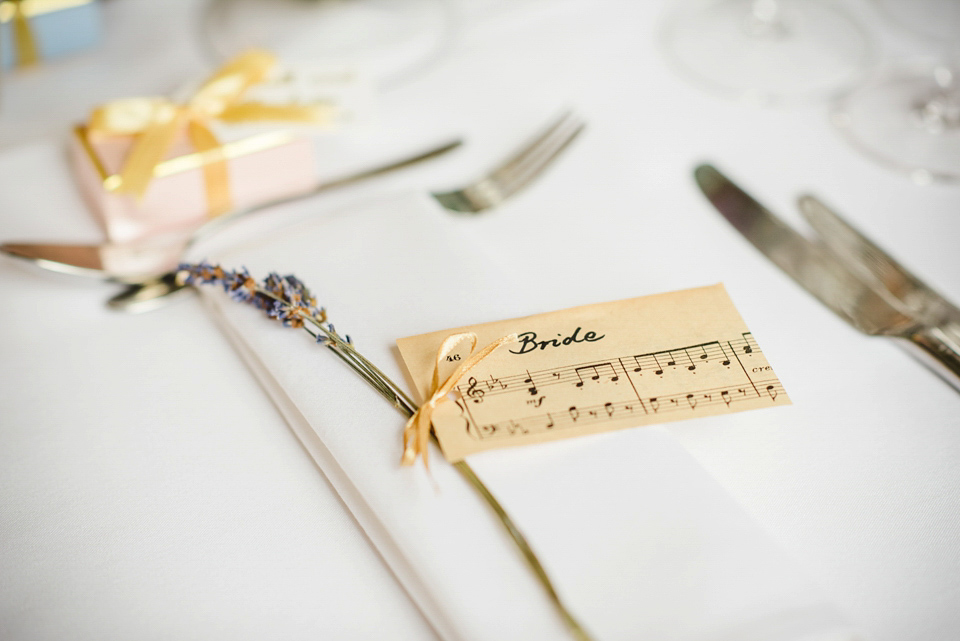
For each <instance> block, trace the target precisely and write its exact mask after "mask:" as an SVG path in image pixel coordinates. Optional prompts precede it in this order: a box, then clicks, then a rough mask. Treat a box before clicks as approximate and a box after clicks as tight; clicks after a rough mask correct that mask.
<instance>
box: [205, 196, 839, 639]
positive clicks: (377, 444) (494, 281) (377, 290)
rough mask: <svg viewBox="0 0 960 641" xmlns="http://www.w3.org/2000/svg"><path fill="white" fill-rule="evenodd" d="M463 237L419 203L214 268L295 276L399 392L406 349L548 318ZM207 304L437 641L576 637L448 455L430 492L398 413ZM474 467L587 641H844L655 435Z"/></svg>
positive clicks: (288, 335)
mask: <svg viewBox="0 0 960 641" xmlns="http://www.w3.org/2000/svg"><path fill="white" fill-rule="evenodd" d="M470 224H471V221H470V219H469V218H463V217H459V218H458V217H454V216H451V215H450V214H448V213H446V212H444V211H442V210H441V209H440V208H439V206H437V205H436V204H435V203H434V202H433V201H432V200H430V199H429V198H427V197H425V196H419V195H405V196H392V197H388V198H381V199H379V200H377V201H374V202H369V203H367V204H366V205H364V206H360V207H353V208H351V209H350V210H348V211H341V212H339V213H338V214H335V215H332V216H326V217H325V218H324V220H322V221H320V222H312V223H308V224H303V225H301V226H299V227H298V228H296V229H293V230H288V231H286V232H283V233H281V234H279V235H277V236H276V237H274V238H272V239H269V242H264V243H262V244H260V245H259V246H254V247H248V248H246V249H244V250H242V251H237V252H234V253H232V254H230V255H225V256H222V257H221V258H222V260H223V263H224V265H225V266H230V265H233V266H240V265H241V264H243V265H246V266H247V267H248V268H249V269H250V270H251V272H252V273H253V274H254V275H255V276H256V277H258V278H259V277H262V276H264V275H266V273H267V272H269V271H278V272H280V273H281V274H287V273H293V274H296V276H297V277H298V278H300V279H301V280H302V281H304V282H305V283H306V284H307V285H308V286H309V287H310V288H311V289H312V290H313V291H314V293H315V294H316V296H317V298H318V299H319V301H320V303H321V304H322V305H324V306H325V307H326V308H327V310H328V312H329V314H330V318H331V320H332V321H333V323H334V324H335V325H336V327H337V329H338V331H340V333H342V334H343V333H346V334H349V335H350V336H351V337H352V338H353V340H354V342H355V343H356V345H357V347H358V349H359V350H360V351H361V352H362V353H363V354H364V355H365V356H367V357H368V358H370V359H371V360H372V361H373V362H374V363H376V364H378V365H379V366H380V367H381V368H382V369H383V370H384V371H385V372H386V373H387V374H388V375H389V376H391V377H393V378H394V380H396V381H398V382H401V383H405V377H404V373H403V367H402V365H401V364H400V363H399V360H398V355H397V351H396V348H395V345H394V341H395V340H396V339H397V338H399V337H402V336H408V335H412V334H417V333H422V332H427V331H433V330H438V329H443V328H448V327H458V326H462V325H468V324H472V323H479V322H484V321H491V320H496V319H501V318H507V317H514V316H521V315H525V314H530V313H536V312H542V311H548V310H549V309H550V307H549V306H550V304H551V303H550V299H551V296H550V293H549V292H542V291H538V289H537V287H536V282H535V281H534V280H533V279H531V278H530V277H529V275H528V274H524V273H518V272H515V271H511V270H510V268H509V266H507V265H497V264H494V263H492V262H491V261H490V259H489V258H487V257H486V256H485V254H484V252H483V251H482V249H481V248H478V247H476V246H475V244H474V243H473V242H472V241H471V238H470V237H469V235H468V234H467V233H465V232H466V231H467V230H468V229H469V226H470ZM209 291H211V292H212V293H210V295H209V296H208V297H207V298H208V300H209V302H210V308H211V310H212V311H213V313H214V315H215V316H216V317H217V318H218V319H219V320H220V321H221V324H222V326H223V328H224V330H225V331H226V333H227V335H228V336H229V337H230V338H231V339H232V341H233V342H234V343H235V344H236V345H237V347H238V348H239V350H240V352H241V353H242V354H243V356H244V358H245V359H246V361H247V363H248V364H249V366H250V368H251V370H252V371H253V372H254V374H255V375H256V376H257V377H258V378H259V380H260V381H261V382H262V384H263V385H264V387H265V389H266V390H267V392H268V393H269V394H270V395H271V396H272V398H273V399H274V401H275V402H276V404H277V405H278V406H279V407H280V409H281V410H282V412H283V413H284V415H285V417H286V418H287V420H288V422H289V423H290V425H291V427H292V428H293V430H294V431H295V432H296V433H297V435H298V436H299V437H300V438H301V439H302V440H303V442H304V444H305V446H306V447H307V449H308V450H309V451H310V453H311V454H312V455H313V456H314V458H315V459H316V461H317V463H318V464H319V466H320V467H321V468H322V469H323V471H324V472H325V473H326V475H327V476H328V478H329V479H330V481H331V482H332V483H333V485H334V486H335V487H336V488H337V490H338V491H339V492H340V494H341V495H342V497H343V499H344V501H345V502H346V503H347V505H348V506H349V507H350V509H351V510H352V511H353V512H354V514H355V515H356V517H357V519H358V521H359V522H360V523H361V525H362V526H363V527H364V528H365V529H366V531H367V532H368V534H369V536H370V538H371V540H372V541H373V542H374V544H375V545H376V546H377V547H378V549H379V551H380V553H381V554H382V555H383V557H384V558H385V559H386V561H387V563H388V564H389V565H390V566H391V568H392V569H393V571H394V572H395V573H396V575H397V576H398V578H399V579H400V581H401V583H402V584H403V585H404V586H405V587H406V589H407V590H408V591H409V592H410V594H411V595H412V597H413V599H414V600H415V601H416V602H417V603H418V604H419V606H420V607H421V608H422V610H423V612H424V613H425V614H426V616H427V617H428V618H429V619H430V621H431V622H432V623H433V625H434V626H435V627H436V629H437V630H438V631H439V632H440V634H441V635H442V636H443V638H445V639H447V640H449V641H454V640H457V641H460V640H467V639H477V640H479V639H490V640H497V641H500V640H504V639H568V638H569V635H568V634H567V632H566V630H565V629H564V627H563V625H562V623H561V621H560V618H559V617H558V616H557V613H556V612H555V611H554V610H553V609H552V606H551V604H550V602H549V601H548V599H547V598H546V597H545V595H544V593H543V591H542V589H541V587H540V585H539V584H538V583H537V582H536V581H535V579H534V578H533V576H532V573H531V572H530V570H529V569H528V568H527V566H526V565H525V563H524V561H523V559H522V557H521V555H520V554H519V552H518V551H517V550H516V548H515V547H514V545H513V543H512V542H511V541H510V539H509V538H508V537H507V536H506V535H505V533H504V532H503V531H502V529H501V526H500V524H499V523H498V521H497V520H496V519H495V517H494V516H493V514H492V513H491V512H490V510H489V509H488V507H487V506H486V505H485V504H484V503H483V501H482V500H481V499H479V498H478V497H477V495H476V494H475V493H474V491H473V489H472V488H470V487H469V486H467V485H466V484H465V482H464V481H463V480H462V479H461V478H460V477H459V476H458V475H457V473H456V472H455V470H454V469H453V468H452V467H451V466H449V465H448V464H446V463H445V462H443V461H442V459H441V458H440V456H439V452H435V453H434V455H433V456H432V457H431V460H432V461H433V462H434V463H433V465H432V468H431V469H432V474H433V477H434V479H435V482H436V485H437V486H438V487H439V490H437V489H435V487H434V485H433V484H432V483H431V480H430V479H429V477H428V476H427V474H426V473H425V472H424V471H423V469H422V468H414V469H411V468H401V467H400V465H399V461H400V454H401V444H400V434H401V431H402V428H403V425H404V418H403V417H402V416H401V415H400V414H399V413H398V412H397V410H396V409H395V408H393V407H392V406H391V405H389V404H388V403H387V402H386V401H384V400H383V399H382V398H380V397H379V396H378V395H377V394H376V393H375V392H374V391H373V390H372V389H370V388H369V387H368V386H367V385H366V383H364V382H363V381H362V380H361V379H360V378H359V377H358V376H356V375H355V374H353V373H352V372H351V371H350V370H349V369H348V368H347V367H346V366H345V365H344V364H343V363H341V362H340V361H339V360H338V359H337V358H336V357H335V356H334V355H333V354H330V353H328V352H327V351H326V350H325V349H323V348H320V347H317V346H314V345H312V344H311V341H310V339H309V337H308V336H307V335H306V334H305V333H304V332H302V331H298V330H291V329H287V328H283V327H281V326H280V325H279V324H278V323H275V322H273V321H269V320H267V319H266V318H265V317H264V316H263V314H262V313H261V312H258V311H256V310H254V309H252V308H248V307H246V306H243V305H239V304H236V303H233V302H231V301H229V300H228V299H226V297H224V296H222V295H221V294H219V293H216V292H215V290H209ZM584 294H585V300H586V299H589V295H588V293H587V292H585V293H584ZM468 462H469V463H470V464H471V465H472V466H473V467H474V469H475V470H476V472H477V473H478V475H479V476H480V477H481V478H482V479H483V481H484V482H485V483H486V484H487V485H488V486H489V487H490V489H491V490H492V491H493V493H494V494H495V495H496V496H497V497H498V498H499V500H500V501H501V503H502V504H503V505H504V507H505V508H506V509H507V511H508V512H509V513H510V514H511V515H512V516H513V518H514V519H515V521H516V522H517V523H518V525H519V526H520V528H521V529H522V530H523V532H524V533H525V534H526V536H527V537H528V539H529V540H530V542H531V544H532V545H533V547H534V549H535V551H536V552H537V553H538V555H539V556H540V559H541V561H542V562H543V563H544V565H545V567H546V569H547V572H548V573H549V574H550V575H551V577H552V578H553V580H554V582H555V584H556V585H557V587H558V589H559V592H560V594H561V596H562V598H563V599H564V600H565V602H566V603H567V605H568V607H569V608H570V609H571V611H572V612H573V614H574V615H575V616H576V617H577V618H578V619H579V620H580V621H581V623H582V624H583V625H584V627H586V628H587V629H588V630H589V631H590V632H591V633H592V634H593V635H594V637H595V638H596V639H597V640H607V641H613V640H616V639H623V640H626V639H638V638H657V639H671V640H676V641H687V640H690V641H693V640H707V639H709V640H711V641H719V640H726V639H729V640H731V641H732V640H733V639H736V640H737V641H748V640H754V639H756V640H758V641H759V640H761V639H762V640H764V641H777V640H797V639H813V638H816V639H826V638H830V639H851V638H854V637H853V635H852V633H851V632H850V631H849V630H848V628H847V627H846V626H845V624H844V622H843V619H842V617H841V616H840V615H839V614H838V613H837V612H836V611H835V610H834V609H833V607H832V606H831V605H830V604H829V603H828V602H827V601H826V600H825V598H824V597H823V595H822V594H820V593H819V592H818V590H817V589H816V588H815V587H814V586H812V585H811V584H810V583H809V582H808V581H807V580H806V579H805V578H804V577H803V576H802V574H801V573H800V572H799V570H798V569H797V568H796V567H794V566H793V565H792V563H791V562H790V561H789V560H788V559H786V558H785V557H784V556H783V554H782V553H781V552H780V551H779V550H778V549H777V547H776V546H775V545H774V544H773V542H772V541H771V540H770V539H769V538H768V537H767V536H766V535H765V534H764V533H763V532H762V531H761V530H760V529H759V528H758V526H756V525H755V524H754V523H753V522H752V521H751V519H750V518H749V517H748V516H747V515H746V514H745V513H744V512H743V511H742V510H741V509H740V508H739V507H738V506H737V505H736V504H735V503H734V502H733V501H732V500H731V499H730V498H729V497H728V496H727V495H726V493H725V492H724V491H723V490H722V489H721V488H720V487H719V486H718V485H717V484H716V483H715V482H714V481H713V480H712V479H711V478H710V477H709V476H708V475H707V474H706V473H705V472H704V471H703V470H702V469H701V468H700V467H699V466H698V465H697V464H696V463H695V462H694V461H693V459H692V458H691V457H690V456H689V455H688V454H687V452H686V451H685V450H684V449H683V448H682V447H680V446H679V445H678V444H677V443H675V442H674V441H673V439H672V438H671V437H670V436H669V435H667V434H666V433H665V432H663V431H662V430H660V429H658V428H656V427H647V428H640V429H632V430H623V431H618V432H612V433H608V434H602V435H596V436H590V437H584V438H578V439H571V440H566V441H561V442H556V443H550V444H545V445H538V446H531V447H525V448H515V449H508V450H502V451H494V452H488V453H484V454H481V455H477V456H474V457H471V458H469V459H468ZM384 636H385V637H389V631H384Z"/></svg>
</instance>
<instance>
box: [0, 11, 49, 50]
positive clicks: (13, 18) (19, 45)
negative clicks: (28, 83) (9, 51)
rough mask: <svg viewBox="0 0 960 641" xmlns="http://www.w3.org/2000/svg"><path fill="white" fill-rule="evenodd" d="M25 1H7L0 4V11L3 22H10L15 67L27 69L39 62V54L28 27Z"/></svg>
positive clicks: (30, 29)
mask: <svg viewBox="0 0 960 641" xmlns="http://www.w3.org/2000/svg"><path fill="white" fill-rule="evenodd" d="M25 2H26V0H7V1H6V2H2V3H0V5H3V6H0V9H3V10H4V11H2V12H0V14H2V18H3V22H7V21H8V20H9V21H10V22H12V23H13V24H12V29H13V39H14V42H15V46H16V50H17V59H16V62H15V64H16V66H18V67H29V66H31V65H35V64H37V62H38V61H39V60H40V53H39V51H38V49H37V40H36V38H35V37H34V35H33V29H32V28H31V27H30V20H29V19H28V17H27V12H26V11H25V10H24V7H23V5H24V4H25Z"/></svg>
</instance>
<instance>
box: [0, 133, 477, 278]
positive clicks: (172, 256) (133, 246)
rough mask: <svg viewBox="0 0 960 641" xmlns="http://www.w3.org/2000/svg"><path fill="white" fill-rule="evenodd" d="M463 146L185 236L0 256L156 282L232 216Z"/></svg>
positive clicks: (28, 247)
mask: <svg viewBox="0 0 960 641" xmlns="http://www.w3.org/2000/svg"><path fill="white" fill-rule="evenodd" d="M462 144H463V141H462V140H459V139H457V140H451V141H447V142H444V143H442V144H440V145H437V146H435V147H432V148H430V149H428V150H426V151H421V152H418V153H416V154H413V155H411V156H408V157H405V158H401V159H399V160H394V161H392V162H388V163H386V164H383V165H379V166H377V167H373V168H371V169H364V170H362V171H359V172H356V173H353V174H350V175H348V176H345V177H342V178H338V179H335V180H329V181H324V182H322V183H320V184H318V185H316V186H315V187H314V188H312V189H310V190H309V191H306V192H303V193H298V194H293V195H290V196H284V197H281V198H277V199H276V200H271V201H270V202H265V203H260V204H258V205H254V206H252V207H249V208H246V209H238V210H234V211H231V212H227V213H225V214H223V215H221V216H218V217H217V218H212V219H210V220H208V221H207V222H206V223H204V224H202V225H200V226H198V227H196V228H194V229H192V230H187V231H184V232H174V233H170V234H162V235H158V236H151V237H150V238H147V239H145V240H141V241H135V242H129V243H109V242H108V243H101V244H97V245H77V244H56V243H3V244H2V245H0V253H4V254H7V255H9V256H13V257H15V258H20V259H24V260H28V261H30V262H32V263H33V264H34V265H37V266H38V267H42V268H43V269H47V270H50V271H55V272H60V273H64V274H71V275H75V276H87V277H93V278H101V279H104V280H109V281H113V282H120V283H131V284H135V283H143V282H147V281H151V280H152V279H155V278H156V276H157V274H162V273H164V272H166V271H168V270H171V269H174V268H176V266H177V263H178V262H180V259H181V256H182V255H183V253H184V252H185V251H186V249H187V248H188V247H189V246H190V245H192V244H193V243H194V242H195V241H197V240H199V239H200V238H202V237H204V238H205V237H207V236H209V235H211V234H212V233H213V232H216V231H218V230H219V229H221V228H223V227H225V226H226V225H227V224H228V223H230V222H232V221H234V220H236V219H237V218H240V217H243V216H246V215H248V214H252V213H254V212H258V211H261V210H264V209H269V208H271V207H274V206H276V205H281V204H284V203H287V202H292V201H295V200H299V199H301V198H306V197H308V196H313V195H314V194H318V193H321V192H325V191H328V190H332V189H335V188H338V187H343V186H345V185H349V184H353V183H356V182H360V181H363V180H366V179H368V178H373V177H375V176H380V175H382V174H386V173H389V172H392V171H396V170H399V169H403V168H406V167H409V166H411V165H415V164H418V163H421V162H424V161H426V160H431V159H433V158H436V157H438V156H442V155H444V154H446V153H448V152H450V151H453V150H454V149H457V148H458V147H460V146H461V145H462Z"/></svg>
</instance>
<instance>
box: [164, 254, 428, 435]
mask: <svg viewBox="0 0 960 641" xmlns="http://www.w3.org/2000/svg"><path fill="white" fill-rule="evenodd" d="M178 280H179V281H180V282H181V283H183V284H188V285H220V286H221V287H222V288H223V290H224V291H225V292H226V293H227V294H228V295H229V296H230V297H231V298H232V299H233V300H235V301H237V302H242V303H247V304H250V305H252V306H254V307H256V308H257V309H260V310H262V311H265V312H266V314H267V316H268V317H270V318H272V319H275V320H279V321H281V322H282V323H283V324H284V325H286V326H288V327H294V328H306V325H305V323H309V324H311V325H312V326H313V327H314V328H316V330H317V332H319V335H318V333H317V332H310V334H311V335H312V336H313V337H314V339H315V340H317V342H319V343H321V344H323V345H324V346H325V347H327V348H329V349H330V350H331V351H333V352H335V353H336V354H337V355H338V356H339V357H340V358H341V360H343V361H344V362H345V363H347V364H348V365H349V366H350V367H351V368H352V369H353V370H354V371H355V372H357V373H358V374H359V375H360V376H361V377H362V378H363V379H364V380H366V381H367V382H368V383H369V384H370V385H371V386H373V388H374V389H376V390H377V392H379V393H380V395H381V396H383V397H384V398H385V399H386V400H388V401H389V402H390V404H391V405H394V406H395V407H397V408H398V409H400V410H401V411H403V412H404V413H405V414H407V415H408V416H409V415H411V414H413V412H415V411H416V403H414V402H413V400H411V399H410V397H409V396H407V394H406V392H404V391H403V390H402V389H400V388H399V387H398V386H397V385H396V384H395V383H394V382H393V381H392V380H391V379H390V378H389V377H388V376H387V375H386V374H384V373H383V372H382V371H380V369H379V368H378V367H377V366H376V365H374V364H373V363H371V362H370V361H369V360H368V359H367V358H366V357H364V356H363V355H362V354H360V353H359V352H358V351H357V350H356V349H355V348H354V347H353V345H352V344H351V341H350V338H349V336H348V337H342V336H340V335H339V334H338V333H337V331H336V329H335V328H334V327H333V325H332V324H331V323H329V322H328V321H327V314H326V310H324V309H323V308H322V307H319V306H318V305H317V301H316V299H315V298H314V296H313V294H312V293H311V292H310V290H309V289H308V288H307V287H306V285H304V284H303V282H301V281H300V280H299V279H297V278H296V277H295V276H293V275H287V276H280V275H279V274H276V273H271V274H268V275H267V277H266V278H264V279H263V282H262V283H261V284H258V283H257V282H256V281H255V280H254V279H253V277H252V276H250V274H249V272H248V271H247V270H246V268H243V267H241V268H240V269H239V270H235V271H231V270H226V269H223V268H222V267H220V266H219V265H212V264H210V263H208V262H206V261H202V262H200V263H198V264H195V265H194V264H181V265H180V271H179V273H178ZM321 337H322V340H321Z"/></svg>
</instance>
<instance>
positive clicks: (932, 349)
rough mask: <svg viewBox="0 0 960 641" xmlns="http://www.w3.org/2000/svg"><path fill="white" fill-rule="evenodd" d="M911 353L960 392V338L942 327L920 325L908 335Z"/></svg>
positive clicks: (906, 337)
mask: <svg viewBox="0 0 960 641" xmlns="http://www.w3.org/2000/svg"><path fill="white" fill-rule="evenodd" d="M904 338H905V339H907V340H908V341H909V342H908V343H907V346H908V347H909V348H910V352H911V354H912V355H913V356H914V357H916V358H917V359H919V360H920V362H922V363H923V364H924V365H926V366H927V367H929V368H930V369H931V370H933V371H934V372H936V373H937V374H938V375H939V376H940V377H941V378H942V379H943V380H945V381H946V382H947V383H949V384H950V385H951V386H953V388H954V389H955V390H957V391H958V392H960V340H958V339H957V337H956V335H955V333H954V332H952V331H949V330H948V329H945V328H942V327H920V328H918V329H916V330H914V331H912V332H910V333H909V334H907V335H906V336H904Z"/></svg>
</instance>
